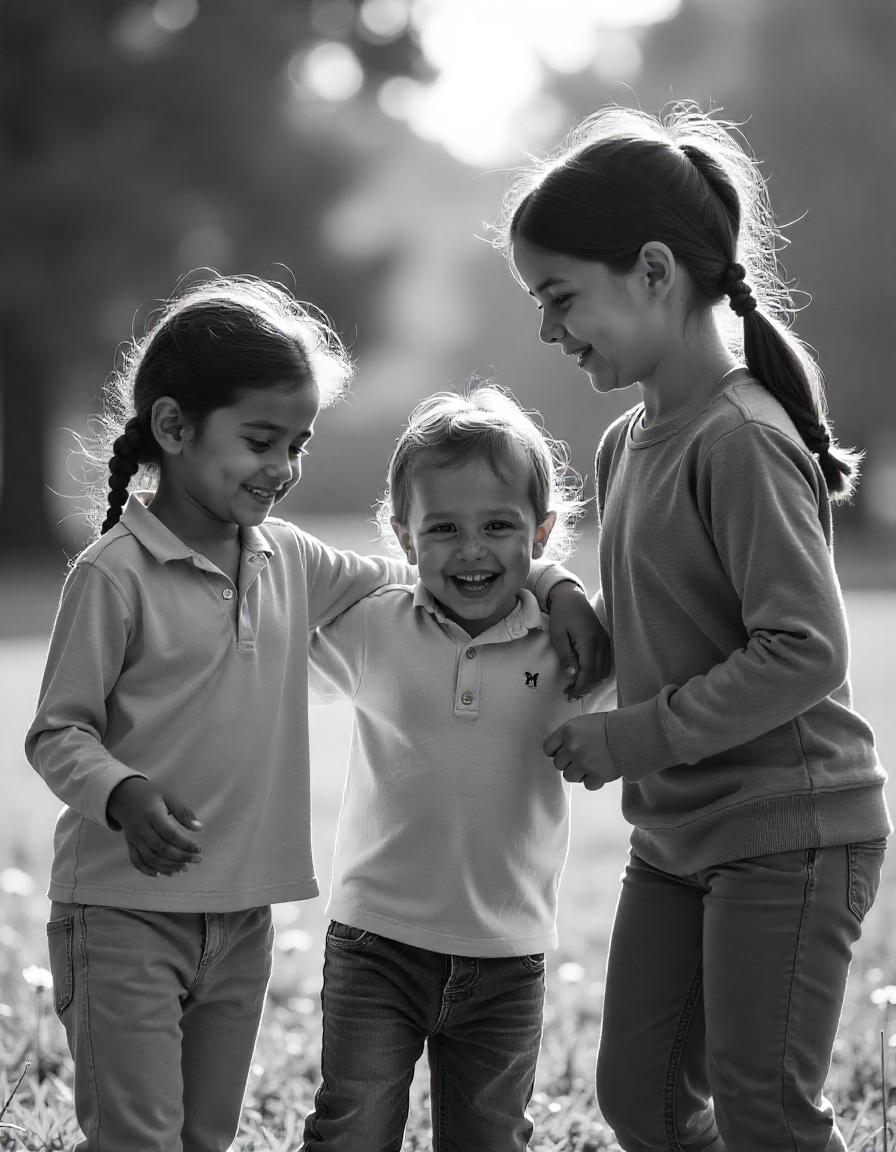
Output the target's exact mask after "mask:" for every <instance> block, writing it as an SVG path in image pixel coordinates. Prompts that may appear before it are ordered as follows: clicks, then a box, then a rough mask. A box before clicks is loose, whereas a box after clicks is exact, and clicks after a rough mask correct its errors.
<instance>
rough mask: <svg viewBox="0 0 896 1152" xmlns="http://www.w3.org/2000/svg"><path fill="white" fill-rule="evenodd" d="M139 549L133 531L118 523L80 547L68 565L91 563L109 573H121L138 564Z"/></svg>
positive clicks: (77, 565) (82, 565)
mask: <svg viewBox="0 0 896 1152" xmlns="http://www.w3.org/2000/svg"><path fill="white" fill-rule="evenodd" d="M140 551H141V549H140V545H139V544H138V542H137V540H136V539H135V538H134V535H133V533H131V532H130V531H128V529H127V528H126V527H125V526H124V525H123V524H120V523H119V524H116V525H115V526H114V527H113V528H110V529H109V531H108V532H106V533H105V534H104V535H102V536H99V537H97V539H96V540H93V541H91V543H90V544H88V545H87V547H86V548H84V549H82V550H81V551H80V552H79V553H78V555H77V556H76V557H75V558H74V560H72V561H71V563H70V567H71V568H79V567H84V566H87V565H92V566H93V567H95V568H98V569H100V570H101V571H105V572H108V573H110V574H115V573H122V572H125V571H129V570H131V569H133V568H134V567H135V566H137V565H139V561H140Z"/></svg>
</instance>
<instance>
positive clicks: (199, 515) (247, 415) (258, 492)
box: [153, 383, 319, 532]
mask: <svg viewBox="0 0 896 1152" xmlns="http://www.w3.org/2000/svg"><path fill="white" fill-rule="evenodd" d="M164 404H165V401H157V405H158V406H161V407H159V410H158V413H157V414H156V416H155V419H156V421H157V427H158V431H157V439H158V438H159V437H160V435H161V439H160V445H161V446H162V447H163V449H165V454H164V456H163V465H162V483H160V486H159V495H160V496H162V497H163V498H164V501H165V503H166V504H168V505H169V506H170V504H171V502H172V501H175V502H176V505H177V506H178V509H179V511H178V517H179V518H180V517H185V518H186V519H187V520H188V521H189V522H192V523H193V524H194V525H196V526H197V527H198V528H199V529H200V530H204V531H205V532H209V531H214V530H215V528H218V529H220V530H222V531H223V532H226V531H227V530H228V529H229V530H232V528H233V526H234V525H237V526H239V527H250V526H257V525H258V524H260V523H261V522H262V521H263V520H264V518H265V517H266V516H267V515H268V513H269V512H270V510H271V508H272V507H273V505H274V504H275V503H276V502H277V501H278V500H282V499H283V497H284V496H285V495H286V493H287V492H288V491H289V490H290V489H291V488H292V487H293V486H294V485H295V484H297V483H298V481H299V479H300V477H301V475H302V456H303V455H304V453H305V446H306V445H307V443H308V441H309V440H310V439H311V436H312V433H313V431H314V420H315V418H316V416H317V411H318V407H319V395H318V391H317V388H316V386H315V385H314V384H312V383H305V384H302V385H299V386H289V387H287V386H284V387H283V388H279V387H271V388H264V389H260V390H254V391H250V392H246V393H244V394H243V396H242V397H241V399H239V400H238V401H237V402H236V403H235V404H232V405H229V406H228V407H226V408H216V409H215V410H214V411H212V412H210V413H209V415H208V416H207V417H206V418H205V420H204V421H203V423H202V426H201V427H200V428H194V427H191V426H190V425H188V424H186V423H184V422H183V421H182V418H181V424H180V431H179V433H178V432H177V431H176V424H177V417H176V415H175V413H174V410H169V411H168V414H167V416H166V414H165V408H164ZM175 408H176V406H175ZM166 443H167V448H166ZM155 503H156V501H155V500H154V501H153V506H154V507H155Z"/></svg>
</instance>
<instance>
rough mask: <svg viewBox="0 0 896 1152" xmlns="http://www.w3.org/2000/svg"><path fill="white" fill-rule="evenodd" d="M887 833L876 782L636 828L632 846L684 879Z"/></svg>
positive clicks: (880, 790)
mask: <svg viewBox="0 0 896 1152" xmlns="http://www.w3.org/2000/svg"><path fill="white" fill-rule="evenodd" d="M892 831H893V825H892V824H891V822H890V818H889V813H888V811H887V803H886V799H885V797H884V790H883V782H882V781H875V782H874V784H872V785H868V786H863V787H861V788H852V789H844V790H840V789H832V790H829V791H824V792H822V791H818V792H806V793H800V794H792V795H789V796H783V797H782V796H775V797H771V798H767V799H762V800H757V801H755V802H753V803H751V804H745V805H739V806H737V807H734V808H725V809H724V810H721V811H717V812H711V813H708V814H707V815H706V816H703V817H701V818H700V819H697V820H692V821H690V822H689V823H687V824H684V825H681V826H679V827H677V828H651V829H645V828H635V830H634V831H633V832H632V837H631V844H632V848H633V849H634V851H635V852H636V853H637V854H638V855H639V856H640V857H641V858H642V859H643V860H646V861H647V863H648V864H652V865H653V866H654V868H660V869H662V870H663V871H664V872H671V873H672V874H673V875H676V876H683V875H686V874H688V873H691V872H696V871H698V870H699V869H701V868H708V867H709V866H710V865H712V864H724V863H725V862H726V861H729V860H746V859H748V858H750V857H753V856H766V855H769V854H771V853H773V852H792V851H796V850H797V849H800V848H826V847H830V846H832V845H834V844H853V843H857V842H859V841H862V840H875V839H877V838H879V837H884V836H889V834H890V833H891V832H892Z"/></svg>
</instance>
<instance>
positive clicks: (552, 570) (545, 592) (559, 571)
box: [532, 563, 585, 612]
mask: <svg viewBox="0 0 896 1152" xmlns="http://www.w3.org/2000/svg"><path fill="white" fill-rule="evenodd" d="M565 580H571V581H572V583H573V584H575V586H576V587H577V588H578V589H579V591H580V592H582V593H583V594H584V592H585V585H584V584H583V583H582V581H581V580H580V579H579V578H578V576H576V575H575V574H574V573H572V572H570V571H569V570H568V569H566V568H564V567H563V566H562V565H561V564H554V563H548V564H545V566H544V567H543V568H542V569H541V571H540V572H538V573H537V575H536V577H535V584H534V586H532V591H533V592H534V593H535V598H536V600H537V601H538V606H539V608H541V610H542V611H543V612H547V611H548V596H549V595H550V594H551V592H552V591H553V590H554V589H555V588H556V587H557V585H558V584H562V583H563V582H564V581H565Z"/></svg>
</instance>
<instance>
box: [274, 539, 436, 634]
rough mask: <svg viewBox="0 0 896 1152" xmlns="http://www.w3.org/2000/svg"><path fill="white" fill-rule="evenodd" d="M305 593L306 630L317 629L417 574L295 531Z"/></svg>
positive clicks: (401, 565)
mask: <svg viewBox="0 0 896 1152" xmlns="http://www.w3.org/2000/svg"><path fill="white" fill-rule="evenodd" d="M295 533H296V537H297V538H298V541H299V547H300V549H301V551H302V560H303V568H304V572H305V581H306V584H307V589H308V626H309V628H318V627H320V626H321V625H322V624H326V623H328V622H329V621H330V620H333V619H334V618H335V617H336V616H339V615H340V614H341V613H343V612H344V611H345V610H346V608H350V607H351V605H352V604H356V603H357V602H358V601H359V600H362V599H363V598H364V597H365V596H368V595H369V594H370V593H371V592H375V591H376V590H377V588H382V587H383V586H384V585H385V584H414V583H416V581H417V570H416V569H415V568H412V567H411V565H410V564H406V563H405V562H404V561H403V560H390V559H387V558H386V557H384V556H361V555H359V554H358V553H357V552H350V551H342V550H340V549H338V548H331V547H330V546H329V544H324V542H323V541H322V540H318V539H317V537H315V536H309V535H308V533H306V532H302V531H300V530H298V529H295Z"/></svg>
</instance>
